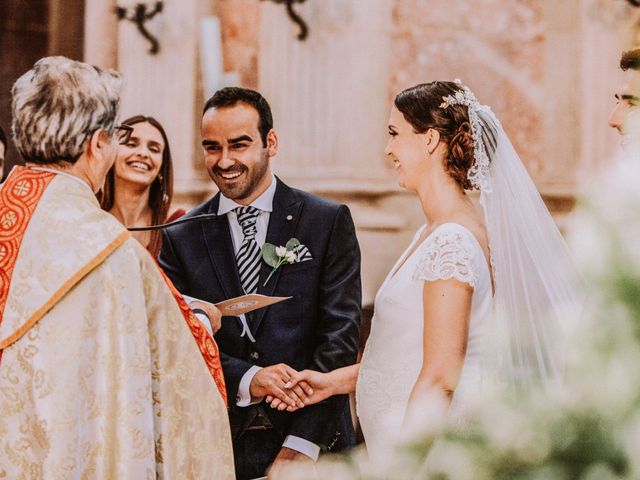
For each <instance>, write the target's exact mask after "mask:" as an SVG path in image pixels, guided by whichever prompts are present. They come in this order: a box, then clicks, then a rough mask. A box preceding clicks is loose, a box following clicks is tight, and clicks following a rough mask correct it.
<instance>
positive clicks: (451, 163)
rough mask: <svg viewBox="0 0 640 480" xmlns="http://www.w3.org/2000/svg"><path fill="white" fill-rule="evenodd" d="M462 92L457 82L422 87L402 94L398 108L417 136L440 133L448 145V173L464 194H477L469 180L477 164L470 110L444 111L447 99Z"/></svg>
mask: <svg viewBox="0 0 640 480" xmlns="http://www.w3.org/2000/svg"><path fill="white" fill-rule="evenodd" d="M459 91H462V87H461V86H460V85H458V84H457V83H454V82H442V81H434V82H430V83H421V84H419V85H416V86H415V87H411V88H408V89H406V90H403V91H402V92H400V93H399V94H398V95H397V96H396V98H395V101H394V104H395V106H396V108H397V109H398V110H399V111H400V112H401V113H402V115H403V116H404V118H405V120H406V121H407V122H409V123H410V124H411V126H412V127H413V129H414V131H415V132H416V133H424V132H426V131H427V130H428V129H430V128H433V129H434V130H436V131H437V132H438V133H440V138H441V139H442V140H443V141H444V142H445V144H446V145H447V158H446V161H445V169H446V171H447V173H448V174H449V175H450V176H451V177H452V178H453V179H454V180H455V181H456V183H458V185H460V186H461V187H462V188H463V189H464V190H473V189H474V186H473V185H472V184H471V182H470V181H469V178H468V176H467V173H468V171H469V169H470V168H471V167H472V166H473V163H474V161H475V156H474V150H473V137H472V135H471V124H470V123H469V113H468V111H467V107H466V106H465V105H449V106H448V107H447V108H442V107H440V105H441V104H442V102H443V97H446V96H448V95H455V93H456V92H459Z"/></svg>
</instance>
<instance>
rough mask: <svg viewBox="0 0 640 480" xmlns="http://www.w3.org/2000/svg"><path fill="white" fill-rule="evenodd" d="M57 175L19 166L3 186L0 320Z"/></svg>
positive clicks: (0, 241)
mask: <svg viewBox="0 0 640 480" xmlns="http://www.w3.org/2000/svg"><path fill="white" fill-rule="evenodd" d="M54 177H55V174H53V173H49V172H43V171H38V170H31V169H29V168H25V167H15V168H14V169H13V170H12V172H11V174H10V175H9V177H8V178H7V180H6V181H5V182H4V184H3V185H2V188H1V189H0V322H2V317H3V314H4V308H5V305H6V304H7V298H8V296H9V287H10V285H11V275H12V274H13V268H14V267H15V264H16V260H17V259H18V253H19V251H20V245H21V244H22V239H23V237H24V234H25V232H26V230H27V227H28V226H29V221H30V220H31V217H32V216H33V212H34V211H35V209H36V207H37V206H38V202H39V201H40V198H42V194H43V193H44V191H45V190H46V188H47V186H48V185H49V182H51V180H52V179H53V178H54ZM0 360H2V350H0Z"/></svg>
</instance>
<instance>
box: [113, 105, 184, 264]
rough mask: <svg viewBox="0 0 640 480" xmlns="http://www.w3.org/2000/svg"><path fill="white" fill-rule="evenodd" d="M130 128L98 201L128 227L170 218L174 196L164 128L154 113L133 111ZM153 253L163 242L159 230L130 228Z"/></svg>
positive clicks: (155, 252) (156, 222)
mask: <svg viewBox="0 0 640 480" xmlns="http://www.w3.org/2000/svg"><path fill="white" fill-rule="evenodd" d="M122 123H123V124H125V125H130V126H131V127H132V128H133V131H132V132H131V135H130V136H129V138H128V139H127V140H126V142H123V143H121V144H120V145H119V147H118V156H117V158H116V161H115V164H114V165H113V167H112V168H111V170H110V171H109V174H108V175H107V180H106V182H105V185H104V188H103V190H102V195H101V198H100V205H101V206H102V208H103V209H104V210H107V211H108V212H110V213H111V214H112V215H114V216H115V217H116V218H117V219H118V220H120V221H121V222H122V223H123V224H124V225H126V226H127V227H146V226H149V225H157V224H160V223H165V222H167V221H170V220H173V219H175V218H177V217H179V216H181V215H182V214H184V210H178V211H176V212H174V213H173V214H172V215H171V216H170V217H169V215H168V214H169V207H170V205H171V199H172V197H173V165H172V161H171V150H170V148H169V140H168V139H167V134H166V133H165V131H164V128H163V127H162V125H161V124H160V122H158V121H157V120H156V119H154V118H153V117H145V116H143V115H136V116H135V117H131V118H128V119H127V120H125V121H124V122H122ZM133 236H134V237H135V238H136V240H138V241H139V242H140V243H141V244H142V245H144V246H145V247H146V248H147V249H148V250H149V251H150V252H151V254H152V255H153V256H154V258H155V257H157V256H158V253H159V252H160V247H161V246H162V231H161V230H152V231H143V232H133Z"/></svg>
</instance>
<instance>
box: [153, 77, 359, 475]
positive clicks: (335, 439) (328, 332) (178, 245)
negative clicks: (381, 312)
mask: <svg viewBox="0 0 640 480" xmlns="http://www.w3.org/2000/svg"><path fill="white" fill-rule="evenodd" d="M201 129H202V145H203V147H204V155H205V165H206V168H207V172H208V173H209V176H210V177H211V179H212V180H213V181H214V182H215V184H216V185H217V186H218V189H219V190H220V193H218V194H217V195H215V196H214V197H213V198H211V199H210V200H208V201H207V202H205V203H204V204H202V205H200V206H199V207H197V208H195V209H194V210H192V211H191V212H190V213H189V214H188V215H187V216H193V215H198V214H203V213H217V214H218V215H219V217H218V218H216V219H214V220H205V221H202V222H187V223H184V224H181V225H176V226H174V227H171V228H168V229H166V230H165V235H164V242H163V248H162V252H161V253H160V257H159V262H160V265H161V266H162V268H163V269H164V270H165V272H166V273H167V275H168V276H169V277H170V278H171V280H172V281H173V283H174V285H175V286H176V287H177V289H178V290H180V292H182V293H183V294H186V295H189V296H192V297H197V298H201V299H204V300H207V301H209V302H214V303H215V302H219V301H221V300H225V299H227V298H232V297H237V296H239V295H242V294H244V293H260V294H264V295H275V296H287V297H289V296H290V297H292V298H291V299H290V300H287V301H285V302H282V303H279V304H276V305H272V306H270V307H267V308H263V309H261V310H257V311H255V312H252V313H251V314H248V315H246V318H235V317H227V318H225V319H224V320H223V324H222V328H221V329H220V331H219V332H218V333H217V335H216V341H217V342H218V345H219V347H220V350H221V359H222V367H223V370H224V375H225V380H226V384H227V394H228V398H229V399H230V400H231V401H230V402H229V403H230V409H229V416H230V421H231V429H232V435H233V446H234V454H235V462H236V473H237V476H238V479H250V478H255V477H260V476H262V475H265V472H266V471H267V469H268V468H269V466H270V465H271V464H273V468H272V470H271V472H272V475H273V472H276V471H278V469H279V468H280V467H282V466H283V465H284V464H285V463H287V462H288V461H306V462H312V461H315V460H316V459H317V457H318V454H319V452H320V450H328V449H329V450H332V451H337V450H340V449H343V448H345V447H348V446H351V445H353V443H354V432H353V427H352V421H351V414H350V410H349V404H348V397H346V396H337V397H334V398H331V399H328V400H327V401H326V402H324V403H321V404H318V405H314V406H310V407H307V408H303V409H301V410H299V411H297V412H294V413H288V412H286V411H279V410H277V409H272V408H271V407H269V405H267V404H266V403H265V402H264V401H263V399H264V397H265V396H266V395H276V396H277V395H278V392H279V391H281V389H282V386H283V385H284V384H285V383H286V381H287V379H288V374H287V369H288V367H287V366H290V367H292V368H294V369H296V370H302V369H305V368H310V369H314V370H320V371H323V372H326V371H330V370H333V369H335V368H338V367H342V366H345V365H350V364H352V363H355V361H356V350H357V344H358V335H359V322H360V301H361V287H360V250H359V247H358V242H357V239H356V234H355V227H354V224H353V221H352V219H351V215H350V213H349V209H348V208H347V207H346V206H345V205H338V204H335V203H333V202H329V201H327V200H323V199H321V198H319V197H316V196H314V195H311V194H309V193H305V192H302V191H300V190H295V189H292V188H290V187H288V186H287V185H285V184H284V183H283V182H282V181H281V180H280V179H278V178H276V177H275V176H274V175H273V174H272V173H271V167H270V159H271V157H273V156H274V155H275V154H276V152H277V148H278V136H277V134H276V132H275V130H274V129H273V120H272V116H271V109H270V107H269V104H268V103H267V101H266V100H265V99H264V98H263V97H262V95H260V94H259V93H258V92H255V91H253V90H248V89H244V88H235V87H233V88H223V89H222V90H219V91H218V92H216V93H215V94H214V95H213V97H211V98H210V99H209V100H208V101H207V103H206V105H205V107H204V113H203V118H202V127H201ZM291 238H296V239H298V240H299V241H300V243H301V244H302V245H301V246H300V247H298V249H297V250H296V259H295V262H294V263H292V264H284V265H282V266H280V267H279V268H278V269H277V270H276V271H275V273H274V274H273V275H272V276H271V278H268V276H269V274H270V272H271V270H272V269H271V267H269V266H268V265H267V264H266V263H265V262H264V261H262V259H261V255H260V248H261V247H262V245H263V244H264V243H265V242H268V243H271V244H273V245H275V246H285V245H286V244H287V242H288V241H289V240H290V239H291ZM284 364H286V365H284ZM289 370H290V369H289Z"/></svg>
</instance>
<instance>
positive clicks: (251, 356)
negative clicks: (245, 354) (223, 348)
mask: <svg viewBox="0 0 640 480" xmlns="http://www.w3.org/2000/svg"><path fill="white" fill-rule="evenodd" d="M249 358H250V359H251V360H258V359H259V358H260V355H259V354H258V352H251V354H250V355H249Z"/></svg>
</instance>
